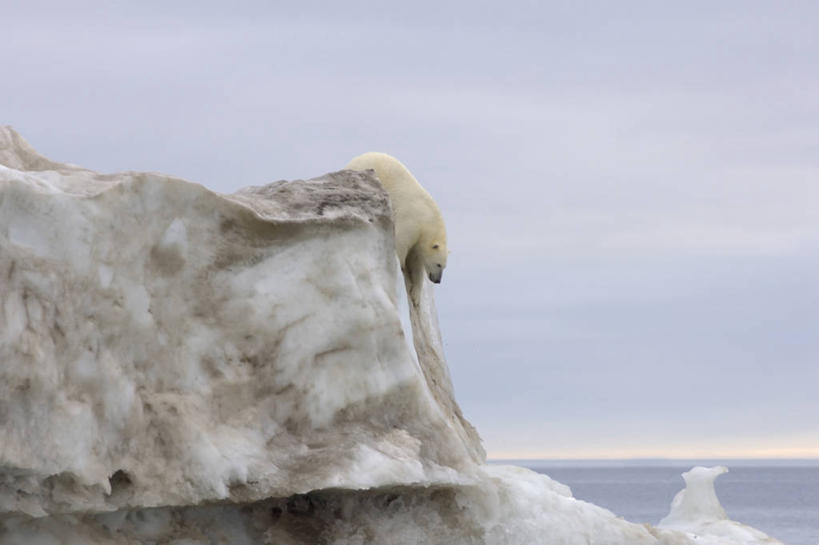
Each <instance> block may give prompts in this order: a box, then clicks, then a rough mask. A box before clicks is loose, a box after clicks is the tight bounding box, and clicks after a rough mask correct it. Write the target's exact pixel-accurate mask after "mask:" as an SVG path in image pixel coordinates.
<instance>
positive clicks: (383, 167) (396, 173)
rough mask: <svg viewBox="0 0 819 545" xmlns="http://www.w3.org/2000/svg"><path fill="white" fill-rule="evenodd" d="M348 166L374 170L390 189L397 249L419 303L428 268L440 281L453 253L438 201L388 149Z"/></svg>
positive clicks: (435, 279)
mask: <svg viewBox="0 0 819 545" xmlns="http://www.w3.org/2000/svg"><path fill="white" fill-rule="evenodd" d="M346 168H347V169H349V170H370V169H372V170H374V171H375V175H376V176H378V179H379V180H380V181H381V185H383V186H384V189H386V190H387V193H388V194H389V196H390V202H391V204H392V210H393V222H394V223H395V250H396V252H397V254H398V260H399V262H400V263H401V269H402V270H403V271H404V274H405V276H406V278H407V279H408V284H409V287H410V288H411V289H410V294H411V295H412V297H413V302H414V303H415V304H418V298H419V295H420V289H421V283H422V282H423V276H424V272H426V276H427V277H428V278H429V279H430V280H432V281H433V282H440V280H441V275H442V273H443V270H444V268H445V267H446V259H447V254H448V253H449V252H448V249H447V245H446V227H445V226H444V219H443V218H442V217H441V211H440V210H439V209H438V205H437V204H436V203H435V201H434V200H433V199H432V196H430V194H429V193H427V191H426V190H425V189H424V188H423V187H422V186H421V184H419V183H418V180H416V179H415V177H414V176H413V175H412V174H411V173H410V171H409V170H408V169H407V167H405V166H404V165H403V164H401V162H400V161H398V159H396V158H394V157H391V156H389V155H387V154H386V153H377V152H369V153H365V154H363V155H359V156H358V157H356V158H355V159H353V160H352V161H350V163H349V164H348V165H347V167H346Z"/></svg>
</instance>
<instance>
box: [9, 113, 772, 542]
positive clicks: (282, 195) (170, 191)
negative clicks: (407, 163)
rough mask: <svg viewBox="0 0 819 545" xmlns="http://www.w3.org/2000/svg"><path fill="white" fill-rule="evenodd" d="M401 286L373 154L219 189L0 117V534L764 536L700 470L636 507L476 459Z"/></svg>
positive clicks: (430, 331)
mask: <svg viewBox="0 0 819 545" xmlns="http://www.w3.org/2000/svg"><path fill="white" fill-rule="evenodd" d="M404 297H405V295H404V288H403V286H402V285H401V282H400V272H399V270H398V268H397V260H396V258H395V250H394V243H393V236H392V223H391V219H390V208H389V202H388V199H387V196H386V194H385V193H384V191H383V190H382V189H381V187H380V184H379V183H378V181H377V180H376V179H375V178H373V177H372V176H371V175H370V174H367V173H359V172H352V171H341V172H336V173H330V174H326V175H324V176H322V177H319V178H315V179H312V180H307V181H302V180H297V181H293V182H275V183H272V184H268V185H265V186H262V187H252V188H246V189H244V190H241V191H239V192H237V193H235V194H232V195H221V194H217V193H214V192H212V191H209V190H207V189H205V188H204V187H202V186H199V185H197V184H193V183H190V182H186V181H184V180H180V179H177V178H173V177H168V176H163V175H159V174H152V173H139V172H127V173H121V174H111V175H102V174H97V173H95V172H92V171H90V170H86V169H83V168H80V167H76V166H72V165H66V164H60V163H55V162H53V161H50V160H48V159H46V158H44V157H42V156H41V155H39V154H38V153H37V152H36V151H34V150H33V149H32V148H31V147H30V146H29V145H28V144H27V143H26V142H25V141H24V140H23V139H22V138H21V137H20V136H19V135H18V134H17V133H15V132H14V131H13V130H12V129H10V128H8V127H5V128H0V436H1V437H2V441H0V544H2V545H5V544H18V543H19V544H23V543H25V544H38V543H43V544H46V543H48V544H52V543H78V544H79V543H83V544H86V543H92V544H96V543H100V544H101V543H111V544H113V543H140V542H157V543H174V544H177V545H182V544H185V545H193V544H199V543H202V544H204V543H237V544H241V543H248V544H250V543H254V544H255V543H277V544H278V543H282V544H285V543H286V544H295V543H305V544H307V543H310V544H313V543H333V544H348V543H349V544H362V543H390V544H392V543H451V544H460V543H463V544H467V543H469V544H479V543H480V544H498V545H500V544H509V545H514V544H521V545H523V544H526V545H532V544H537V543H544V544H550V543H561V544H575V543H576V544H589V543H594V544H612V545H614V544H624V543H625V544H634V545H640V544H643V543H645V544H654V543H666V544H689V543H726V544H728V545H733V544H740V543H775V541H763V539H764V537H765V536H764V535H762V534H761V533H759V532H756V531H755V530H752V529H750V528H747V527H744V526H741V525H739V524H737V523H733V522H731V521H728V520H727V519H725V517H724V513H722V512H721V508H720V507H719V503H718V501H717V500H716V496H713V485H712V483H713V477H708V475H711V474H710V473H708V474H707V475H705V476H702V475H701V473H702V472H700V471H699V470H692V472H689V474H686V475H688V476H687V477H686V481H687V486H688V488H687V489H686V490H688V492H685V493H683V494H682V495H681V496H680V497H678V499H676V500H675V503H674V507H673V508H672V512H671V513H670V514H669V517H668V518H667V519H665V520H664V521H663V524H662V525H660V527H658V528H653V527H650V526H647V525H638V524H632V523H630V522H627V521H625V520H623V519H622V518H619V517H617V516H616V515H615V514H613V513H611V512H609V511H607V510H605V509H602V508H600V507H597V506H594V505H591V504H588V503H585V502H582V501H579V500H576V499H575V498H573V497H572V495H571V492H570V490H569V489H568V487H566V486H564V485H562V484H560V483H557V482H555V481H553V480H551V479H550V478H549V477H547V476H545V475H539V474H537V473H534V472H532V471H529V470H526V469H522V468H517V467H510V466H487V465H485V464H484V461H485V460H484V458H485V455H484V452H483V449H482V447H481V444H480V439H479V437H478V435H477V433H476V431H475V430H474V429H473V428H472V426H471V425H470V424H469V423H468V422H467V421H466V419H465V418H464V417H463V416H462V414H461V411H460V409H459V408H458V405H457V403H456V401H455V398H454V396H453V390H452V385H451V381H450V377H449V373H448V370H447V367H446V363H445V361H444V358H443V350H442V343H441V334H440V331H439V329H438V324H437V317H436V312H435V307H434V302H433V300H432V294H431V290H429V289H425V290H424V292H423V295H422V303H421V305H420V308H416V307H414V306H413V307H412V308H410V320H409V322H410V323H411V329H412V331H408V330H407V327H406V326H403V325H402V320H401V312H402V303H401V301H402V299H403V298H404ZM403 308H404V309H406V307H403ZM411 345H412V346H411ZM709 478H710V479H711V480H710V481H708V479H709ZM706 481H707V482H708V483H710V484H709V485H708V486H711V488H710V494H711V495H709V493H708V490H707V489H708V486H706V485H704V484H703V483H705V482H706ZM712 496H713V497H712ZM720 513H722V514H720ZM741 532H746V533H745V534H742V533H741ZM743 535H745V536H747V539H745V538H744V537H742V536H743ZM742 539H745V541H742Z"/></svg>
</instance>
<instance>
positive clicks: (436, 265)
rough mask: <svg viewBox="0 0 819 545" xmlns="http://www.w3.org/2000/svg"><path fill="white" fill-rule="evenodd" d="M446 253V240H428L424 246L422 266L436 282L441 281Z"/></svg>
mask: <svg viewBox="0 0 819 545" xmlns="http://www.w3.org/2000/svg"><path fill="white" fill-rule="evenodd" d="M448 254H449V252H448V251H447V249H446V242H443V241H432V242H428V243H427V247H426V248H424V252H423V255H424V268H425V269H426V271H427V276H428V277H429V279H430V280H431V281H432V282H434V283H436V284H440V283H441V276H443V274H444V269H445V268H446V258H447V255H448Z"/></svg>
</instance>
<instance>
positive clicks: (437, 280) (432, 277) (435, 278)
mask: <svg viewBox="0 0 819 545" xmlns="http://www.w3.org/2000/svg"><path fill="white" fill-rule="evenodd" d="M443 275H444V272H443V271H439V272H438V274H435V273H429V279H430V281H431V282H432V283H434V284H440V283H441V277H442V276H443Z"/></svg>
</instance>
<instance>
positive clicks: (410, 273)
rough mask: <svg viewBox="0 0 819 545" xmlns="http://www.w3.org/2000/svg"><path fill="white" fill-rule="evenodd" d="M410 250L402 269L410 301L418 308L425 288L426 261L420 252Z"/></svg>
mask: <svg viewBox="0 0 819 545" xmlns="http://www.w3.org/2000/svg"><path fill="white" fill-rule="evenodd" d="M416 248H417V246H416V247H415V248H413V249H412V250H410V252H409V253H408V254H407V259H406V261H405V262H404V266H403V267H402V268H401V270H402V271H403V272H404V284H405V285H406V288H407V295H408V296H409V300H410V302H411V303H412V304H413V305H414V306H415V307H416V308H417V307H418V306H419V305H420V304H421V291H422V290H423V288H424V262H423V260H422V259H421V254H420V252H417V251H415V250H416Z"/></svg>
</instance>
